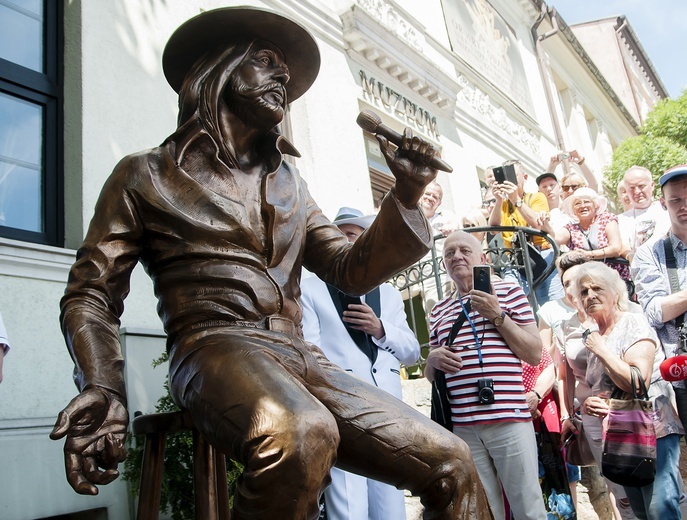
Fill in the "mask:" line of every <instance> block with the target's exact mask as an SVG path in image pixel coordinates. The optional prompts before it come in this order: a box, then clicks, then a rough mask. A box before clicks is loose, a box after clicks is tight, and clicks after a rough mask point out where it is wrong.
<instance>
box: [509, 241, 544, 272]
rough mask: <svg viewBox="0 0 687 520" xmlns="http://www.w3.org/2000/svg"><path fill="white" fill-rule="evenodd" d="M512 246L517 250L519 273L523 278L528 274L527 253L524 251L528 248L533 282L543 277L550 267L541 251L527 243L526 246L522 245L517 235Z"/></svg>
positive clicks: (516, 260) (516, 258) (516, 257)
mask: <svg viewBox="0 0 687 520" xmlns="http://www.w3.org/2000/svg"><path fill="white" fill-rule="evenodd" d="M511 244H512V245H513V248H514V249H515V262H516V263H517V264H518V271H519V272H520V274H521V275H522V276H525V275H526V274H527V270H526V269H525V253H524V251H523V249H524V248H525V247H526V248H527V258H528V260H529V265H530V270H531V272H532V280H533V281H534V280H536V279H537V278H539V276H541V274H542V273H543V272H544V271H545V270H546V268H547V267H548V264H547V263H546V260H544V257H543V256H541V253H540V252H539V250H538V249H537V248H536V247H534V246H533V245H532V244H531V243H530V242H527V241H526V242H525V244H524V245H521V244H520V241H519V240H518V235H517V234H516V235H514V236H513V240H512V241H511Z"/></svg>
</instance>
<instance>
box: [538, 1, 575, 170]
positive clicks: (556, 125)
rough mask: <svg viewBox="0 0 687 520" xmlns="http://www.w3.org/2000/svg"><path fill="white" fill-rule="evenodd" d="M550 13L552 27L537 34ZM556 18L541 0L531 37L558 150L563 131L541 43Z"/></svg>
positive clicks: (555, 25)
mask: <svg viewBox="0 0 687 520" xmlns="http://www.w3.org/2000/svg"><path fill="white" fill-rule="evenodd" d="M547 14H548V15H550V19H551V25H553V29H551V30H550V31H549V32H547V33H544V34H539V33H538V32H537V30H538V29H539V25H541V23H542V22H543V21H544V18H545V17H546V15H547ZM558 30H559V29H558V20H556V10H555V9H554V8H549V7H548V6H547V5H546V3H544V2H542V4H541V12H540V13H539V16H538V17H537V20H536V21H535V22H534V25H532V29H531V31H532V39H533V40H534V53H535V54H536V55H537V64H538V65H539V74H540V75H541V79H542V83H543V84H544V95H545V96H546V104H547V105H548V107H549V113H550V114H551V119H552V121H553V133H554V137H555V138H556V147H557V148H558V150H559V151H561V152H564V151H565V141H564V140H563V131H562V130H561V122H560V120H559V119H558V112H557V111H556V105H555V104H554V94H553V92H551V83H552V78H551V77H550V73H549V68H548V67H547V66H546V62H545V54H544V49H543V47H542V43H541V42H543V41H544V40H546V39H547V38H550V37H551V36H553V35H555V34H557V33H558ZM563 171H564V172H565V174H566V175H567V174H568V173H570V165H569V163H568V161H563Z"/></svg>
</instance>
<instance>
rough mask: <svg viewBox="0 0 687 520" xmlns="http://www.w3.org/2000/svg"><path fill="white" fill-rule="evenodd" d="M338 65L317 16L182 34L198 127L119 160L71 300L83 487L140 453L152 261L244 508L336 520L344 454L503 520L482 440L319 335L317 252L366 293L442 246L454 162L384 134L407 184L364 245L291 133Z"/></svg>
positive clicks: (180, 385) (71, 444)
mask: <svg viewBox="0 0 687 520" xmlns="http://www.w3.org/2000/svg"><path fill="white" fill-rule="evenodd" d="M319 63H320V57H319V51H318V48H317V45H316V43H315V41H314V39H313V37H312V36H311V35H310V34H309V33H308V32H307V31H306V30H305V29H304V28H302V27H301V26H300V25H298V24H296V23H295V22H293V21H291V20H289V19H287V18H284V17H283V16H281V15H278V14H275V13H271V12H267V11H262V10H256V9H252V8H224V9H217V10H214V11H208V12H206V13H203V14H201V15H199V16H197V17H195V18H193V19H191V20H189V21H187V22H186V23H184V24H183V25H182V26H181V27H179V28H178V29H177V30H176V32H175V33H174V34H173V35H172V37H171V39H170V40H169V42H168V43H167V46H166V48H165V50H164V56H163V66H164V72H165V75H166V77H167V80H168V81H169V83H170V85H171V86H172V87H173V88H174V89H175V90H176V91H177V92H178V94H179V120H178V128H177V130H176V131H175V132H174V133H173V134H172V135H171V136H170V137H168V138H167V139H166V140H165V142H164V143H162V145H161V146H159V147H157V148H154V149H151V150H146V151H143V152H140V153H137V154H133V155H130V156H128V157H125V158H124V159H122V160H121V162H120V163H119V164H118V165H117V166H116V168H115V170H114V172H113V173H112V175H111V176H110V178H109V179H108V180H107V182H106V184H105V186H104V187H103V190H102V193H101V195H100V198H99V200H98V202H97V205H96V208H95V214H94V217H93V219H92V221H91V224H90V227H89V229H88V232H87V235H86V238H85V239H84V242H83V245H82V246H81V248H80V249H79V251H78V254H77V260H76V262H75V264H74V266H73V267H72V269H71V272H70V275H69V282H68V286H67V289H66V293H65V295H64V298H63V299H62V302H61V311H62V312H61V322H62V328H63V331H64V335H65V338H66V342H67V345H68V348H69V350H70V353H71V355H72V358H73V359H74V363H75V381H76V384H77V386H78V388H79V391H80V392H81V393H80V394H79V395H77V396H76V397H75V398H74V399H73V400H72V401H71V402H70V403H69V405H67V407H66V408H65V409H64V410H63V411H62V412H61V413H60V414H59V417H58V419H57V424H56V425H55V429H54V430H53V432H52V433H51V437H52V438H53V439H59V438H62V437H65V436H66V442H65V448H64V449H65V459H66V470H67V478H68V480H69V483H70V484H71V485H72V487H73V488H74V489H75V490H76V491H77V492H79V493H82V494H96V493H97V492H98V490H97V487H96V486H98V485H102V484H107V483H109V482H111V481H112V480H114V479H115V478H117V475H118V472H117V465H118V463H119V462H121V461H122V460H123V459H124V457H125V450H124V447H123V440H124V437H125V434H126V428H127V424H128V414H127V410H126V393H125V386H124V379H123V365H124V360H123V359H122V352H121V348H120V343H119V335H118V327H119V317H120V316H121V314H122V311H123V305H124V304H123V300H124V298H125V297H126V295H127V293H128V291H129V279H130V275H131V271H132V270H133V269H134V267H135V265H136V264H137V262H141V264H142V265H143V266H144V267H145V269H146V271H147V273H148V274H149V276H150V277H151V279H152V281H153V285H154V289H155V294H156V296H157V298H158V301H159V303H158V313H159V315H160V318H161V320H162V322H163V324H164V327H165V331H166V333H167V335H168V341H167V349H168V352H169V359H170V364H169V383H170V390H171V393H172V396H173V398H174V400H175V401H176V402H177V404H178V405H179V406H180V407H181V408H182V409H184V410H186V411H187V412H188V413H189V414H190V415H191V416H192V418H193V421H194V423H195V425H196V427H197V429H198V430H199V431H200V432H201V433H202V434H203V435H204V436H205V437H206V438H207V439H208V441H209V442H210V443H211V444H212V445H213V446H215V447H216V448H217V449H218V450H220V451H221V452H223V453H226V454H227V455H229V456H231V457H232V458H234V459H236V460H238V461H240V462H241V463H242V464H243V465H244V466H245V470H244V472H243V474H242V476H241V477H240V481H239V485H238V490H237V493H236V496H235V499H234V506H233V510H232V519H235V520H243V519H255V520H270V519H278V520H284V519H294V520H301V519H302V520H306V519H308V520H309V519H313V518H316V517H317V515H318V497H319V496H320V494H321V493H322V491H323V489H324V488H325V487H326V486H327V484H328V482H329V470H330V468H331V467H332V465H333V464H337V465H338V466H339V467H341V468H343V469H345V470H349V471H353V472H358V473H361V474H364V475H366V476H368V477H371V478H374V479H377V480H381V481H384V482H388V483H390V484H392V485H394V486H397V487H398V488H404V489H409V490H410V491H411V492H412V493H413V494H415V495H419V496H420V497H421V500H422V503H423V504H424V506H425V508H426V509H425V513H424V514H425V518H427V519H429V518H431V519H457V518H461V519H462V518H471V517H475V518H479V519H480V520H482V519H485V518H491V514H490V512H489V509H488V505H487V504H486V499H485V495H484V491H483V489H482V487H481V484H480V483H479V479H478V477H477V474H476V473H475V469H474V465H473V463H472V460H471V458H470V454H469V452H468V450H467V448H466V446H465V444H464V443H463V442H462V441H460V440H459V439H458V438H457V437H455V436H454V435H452V434H451V433H450V432H447V431H446V430H444V429H442V428H441V427H439V426H438V425H436V424H434V423H433V422H431V421H430V420H429V419H427V418H425V417H424V416H423V415H421V414H420V413H418V412H416V411H414V410H412V409H411V408H410V407H408V406H406V405H405V404H403V403H402V402H400V401H398V400H396V399H395V398H394V397H392V396H390V395H389V394H387V393H386V392H384V391H382V390H379V389H377V388H375V387H372V386H369V385H367V384H366V383H364V382H362V381H360V380H359V379H356V378H355V377H353V376H351V375H349V374H348V373H346V372H345V371H343V370H341V369H339V368H338V367H336V366H335V365H333V364H332V363H330V362H329V361H328V360H327V359H326V358H325V357H324V355H323V354H322V352H321V351H320V350H319V349H318V348H317V347H316V346H315V345H312V344H310V343H307V342H305V341H304V340H303V337H302V333H301V307H300V304H299V298H300V288H299V282H300V273H301V267H302V266H305V267H307V268H308V269H309V270H310V271H312V272H314V273H315V274H317V275H318V276H319V277H320V278H322V279H323V280H325V281H327V282H329V283H331V284H333V285H335V286H337V287H339V288H341V290H343V291H345V292H347V293H350V294H364V293H366V292H367V291H369V290H371V289H372V288H373V287H376V286H377V285H379V284H380V283H382V282H384V281H385V280H387V279H388V278H389V277H391V276H392V275H393V274H394V273H396V272H398V271H399V270H401V269H402V268H404V267H405V266H407V265H409V264H411V263H412V262H414V261H415V260H417V259H419V258H420V257H422V256H423V254H424V253H425V252H426V251H427V250H428V248H429V247H430V245H431V241H432V236H431V231H430V229H429V227H428V224H427V221H426V219H425V218H424V216H423V214H422V212H421V211H420V210H419V209H418V205H417V203H418V200H419V198H420V196H421V194H422V192H423V189H424V187H425V185H426V184H428V183H429V182H430V181H432V179H434V177H435V176H436V170H435V169H433V168H431V167H430V166H429V165H430V163H431V162H432V161H433V159H434V158H435V157H436V154H437V151H436V149H435V148H433V147H432V146H431V145H430V144H429V143H428V142H426V141H424V140H423V139H420V138H418V137H415V136H413V135H412V134H411V133H410V131H406V133H405V134H404V136H403V138H402V142H401V143H400V144H401V146H399V147H398V149H394V147H391V146H390V145H389V143H388V141H387V139H386V138H384V137H382V136H379V137H378V140H379V143H380V146H381V149H382V150H383V153H384V155H385V157H386V160H387V162H388V165H389V167H390V169H391V171H392V172H393V174H394V176H395V177H396V185H395V187H394V188H392V190H391V192H390V193H389V194H388V195H387V196H386V198H385V199H384V201H383V203H382V205H381V210H380V212H379V215H378V216H377V218H376V219H375V222H374V224H373V225H372V226H371V227H370V228H369V229H368V230H367V231H365V233H363V235H362V236H361V237H360V239H359V240H358V241H356V242H355V243H354V244H351V243H349V242H348V240H347V239H346V237H345V236H344V235H343V234H342V233H341V232H340V231H339V229H338V228H337V227H336V226H334V225H332V224H331V223H330V221H329V220H328V219H327V218H326V217H325V216H324V215H323V214H322V212H321V210H320V209H319V208H318V206H317V204H316V203H315V201H314V200H313V199H312V197H311V196H310V194H309V193H308V188H307V186H306V183H305V182H304V181H303V180H302V179H301V178H300V176H299V173H298V171H297V170H296V168H294V167H293V166H292V165H290V164H289V163H288V162H285V161H284V160H283V154H291V155H296V156H297V155H298V152H297V151H296V150H295V148H294V147H293V146H292V145H291V144H290V143H289V142H288V141H287V140H286V139H285V138H284V137H283V136H281V135H280V134H279V132H278V131H277V125H278V124H279V123H280V122H281V121H282V118H283V117H284V112H285V108H286V105H287V102H290V101H293V100H295V99H297V98H298V97H300V96H301V95H303V93H304V92H305V91H306V90H307V89H308V88H309V87H310V85H311V84H312V82H313V81H314V80H315V77H316V75H317V72H318V70H319ZM332 131H333V129H332ZM344 155H345V151H344V150H342V157H343V156H344ZM342 157H332V160H341V159H342Z"/></svg>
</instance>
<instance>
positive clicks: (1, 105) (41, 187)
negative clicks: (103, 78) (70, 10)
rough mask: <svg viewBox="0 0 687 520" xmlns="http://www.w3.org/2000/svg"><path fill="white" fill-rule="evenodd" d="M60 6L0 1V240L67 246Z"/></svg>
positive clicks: (34, 0) (42, 0)
mask: <svg viewBox="0 0 687 520" xmlns="http://www.w3.org/2000/svg"><path fill="white" fill-rule="evenodd" d="M61 6H62V2H55V1H52V0H0V236H3V237H6V238H13V239H17V240H25V241H28V242H38V243H43V244H50V245H57V246H61V245H62V241H63V234H64V231H63V228H64V225H63V212H62V153H61V143H62V117H61V110H62V108H61V107H62V89H61V76H62V73H61V60H62V7H61Z"/></svg>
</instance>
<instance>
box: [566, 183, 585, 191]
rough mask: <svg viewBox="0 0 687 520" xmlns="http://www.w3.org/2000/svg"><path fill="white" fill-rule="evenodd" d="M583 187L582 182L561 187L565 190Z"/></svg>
mask: <svg viewBox="0 0 687 520" xmlns="http://www.w3.org/2000/svg"><path fill="white" fill-rule="evenodd" d="M581 187H582V185H581V184H568V185H567V186H565V185H562V186H561V189H562V190H563V191H575V190H576V189H578V188H581Z"/></svg>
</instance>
